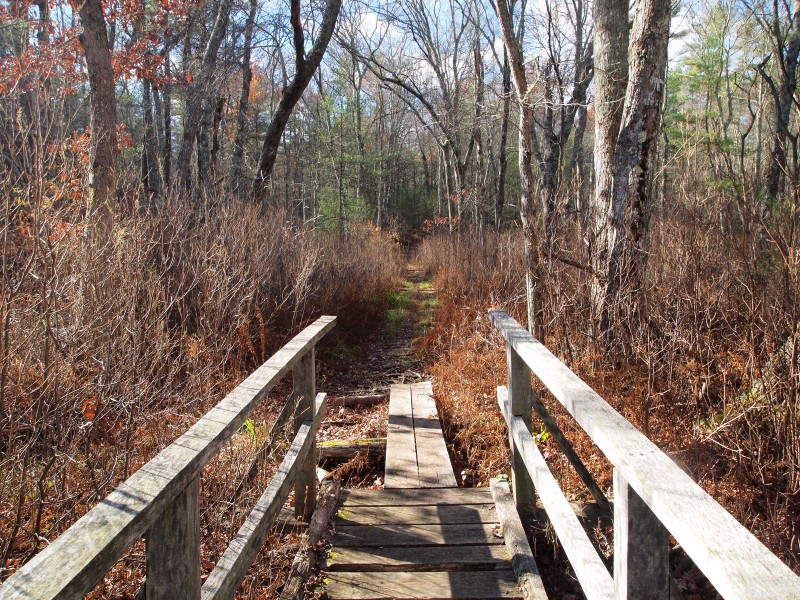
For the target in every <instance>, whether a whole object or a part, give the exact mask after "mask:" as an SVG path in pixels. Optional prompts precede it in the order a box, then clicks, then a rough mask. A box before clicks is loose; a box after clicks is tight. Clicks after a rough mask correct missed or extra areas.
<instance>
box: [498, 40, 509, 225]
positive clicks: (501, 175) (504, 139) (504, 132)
mask: <svg viewBox="0 0 800 600" xmlns="http://www.w3.org/2000/svg"><path fill="white" fill-rule="evenodd" d="M510 112H511V67H510V66H509V64H508V54H506V53H503V119H502V121H501V122H500V149H499V150H498V154H499V156H498V162H499V168H498V174H497V195H496V196H495V200H494V226H495V228H496V229H497V231H500V226H501V225H502V221H503V207H504V206H505V203H506V170H507V168H508V155H507V154H506V146H507V144H508V120H509V113H510Z"/></svg>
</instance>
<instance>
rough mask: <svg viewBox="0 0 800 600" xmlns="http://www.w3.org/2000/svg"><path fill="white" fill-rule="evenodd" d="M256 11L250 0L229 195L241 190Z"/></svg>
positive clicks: (245, 29) (254, 2)
mask: <svg viewBox="0 0 800 600" xmlns="http://www.w3.org/2000/svg"><path fill="white" fill-rule="evenodd" d="M257 11H258V0H250V12H249V13H248V14H247V24H246V25H245V27H244V50H243V55H242V92H241V94H240V95H239V112H238V114H237V115H236V138H235V139H234V142H233V157H232V159H231V176H230V179H231V181H230V186H231V195H233V196H239V194H240V192H241V191H243V188H242V186H241V183H242V159H243V157H244V143H245V134H246V131H247V110H248V108H249V107H250V84H251V82H252V81H253V69H252V68H251V66H250V56H251V53H252V47H253V29H254V27H255V22H256V12H257Z"/></svg>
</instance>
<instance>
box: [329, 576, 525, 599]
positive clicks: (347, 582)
mask: <svg viewBox="0 0 800 600" xmlns="http://www.w3.org/2000/svg"><path fill="white" fill-rule="evenodd" d="M326 580H327V581H326V583H325V590H326V591H327V593H328V595H329V596H330V597H331V598H351V599H358V600H378V599H383V598H386V599H388V598H395V599H398V600H402V599H412V598H414V599H416V598H427V599H429V600H430V599H434V600H435V599H438V598H441V599H444V598H462V599H473V598H474V599H475V600H478V599H484V600H490V599H493V598H520V597H521V594H520V593H519V590H518V589H517V582H516V578H515V577H514V573H513V572H511V571H497V570H494V571H467V572H447V571H434V572H427V573H426V572H422V573H419V572H411V573H392V574H391V575H390V576H384V577H380V576H378V577H376V576H375V574H374V573H368V572H357V573H350V572H341V573H329V574H328V575H327V577H326Z"/></svg>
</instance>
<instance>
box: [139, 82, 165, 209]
mask: <svg viewBox="0 0 800 600" xmlns="http://www.w3.org/2000/svg"><path fill="white" fill-rule="evenodd" d="M152 87H153V86H152V84H151V82H150V80H149V79H142V112H143V113H144V140H143V143H142V183H143V184H144V191H145V198H144V203H143V204H144V207H145V209H146V210H147V211H148V212H149V213H150V214H152V215H154V214H156V213H158V206H159V203H160V201H161V189H162V186H161V172H160V171H159V168H158V159H157V156H158V150H157V139H156V133H155V128H154V126H153V101H152V94H151V91H152Z"/></svg>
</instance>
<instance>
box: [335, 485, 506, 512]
mask: <svg viewBox="0 0 800 600" xmlns="http://www.w3.org/2000/svg"><path fill="white" fill-rule="evenodd" d="M343 497H344V499H345V503H344V506H345V507H353V506H433V505H444V504H494V500H492V494H491V492H490V491H489V488H456V489H453V488H439V489H428V490H421V489H394V490H345V492H344V494H343Z"/></svg>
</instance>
